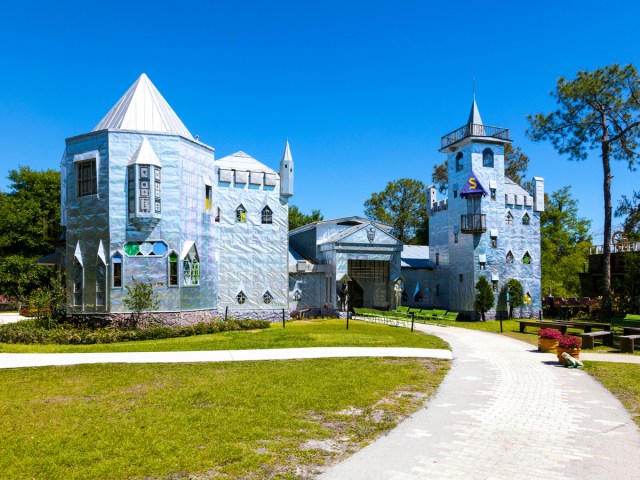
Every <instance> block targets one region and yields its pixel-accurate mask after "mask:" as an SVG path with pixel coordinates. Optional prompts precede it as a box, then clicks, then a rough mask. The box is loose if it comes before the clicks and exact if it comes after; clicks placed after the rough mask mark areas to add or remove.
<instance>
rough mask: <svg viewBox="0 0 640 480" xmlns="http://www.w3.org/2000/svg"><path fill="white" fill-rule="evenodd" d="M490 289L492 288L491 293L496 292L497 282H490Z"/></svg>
mask: <svg viewBox="0 0 640 480" xmlns="http://www.w3.org/2000/svg"><path fill="white" fill-rule="evenodd" d="M491 287H493V291H494V292H497V291H498V281H497V280H492V281H491Z"/></svg>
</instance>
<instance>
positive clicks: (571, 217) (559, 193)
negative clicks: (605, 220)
mask: <svg viewBox="0 0 640 480" xmlns="http://www.w3.org/2000/svg"><path fill="white" fill-rule="evenodd" d="M590 228H591V221H590V220H587V219H586V218H582V217H579V216H578V200H576V199H575V198H573V196H572V195H571V187H569V186H567V187H563V188H561V189H559V190H556V191H555V192H553V193H552V194H551V196H549V195H545V208H544V212H542V214H541V215H540V237H541V240H540V244H541V245H540V251H541V255H542V259H541V265H542V292H543V294H544V293H545V292H552V293H553V294H554V295H557V296H563V297H565V296H575V297H577V296H580V279H579V277H578V273H579V272H581V271H582V266H583V265H584V263H585V262H587V261H588V260H589V248H590V246H591V237H590V236H589V229H590Z"/></svg>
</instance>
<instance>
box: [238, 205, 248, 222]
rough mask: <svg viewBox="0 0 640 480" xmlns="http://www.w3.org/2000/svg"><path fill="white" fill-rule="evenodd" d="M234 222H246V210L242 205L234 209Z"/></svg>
mask: <svg viewBox="0 0 640 480" xmlns="http://www.w3.org/2000/svg"><path fill="white" fill-rule="evenodd" d="M236 221H237V222H240V223H245V222H246V221H247V209H246V208H244V206H243V205H242V204H240V206H239V207H238V208H236Z"/></svg>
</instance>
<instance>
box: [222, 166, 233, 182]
mask: <svg viewBox="0 0 640 480" xmlns="http://www.w3.org/2000/svg"><path fill="white" fill-rule="evenodd" d="M218 175H219V179H220V181H221V182H225V183H231V180H232V179H233V170H225V169H223V168H221V169H219V170H218Z"/></svg>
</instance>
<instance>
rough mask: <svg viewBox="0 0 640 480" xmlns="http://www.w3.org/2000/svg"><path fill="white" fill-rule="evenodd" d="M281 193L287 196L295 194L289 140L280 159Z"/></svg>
mask: <svg viewBox="0 0 640 480" xmlns="http://www.w3.org/2000/svg"><path fill="white" fill-rule="evenodd" d="M280 195H281V196H283V197H286V198H289V197H292V196H293V157H292V156H291V150H290V149H289V140H287V143H286V145H285V147H284V153H283V154H282V160H280Z"/></svg>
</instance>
